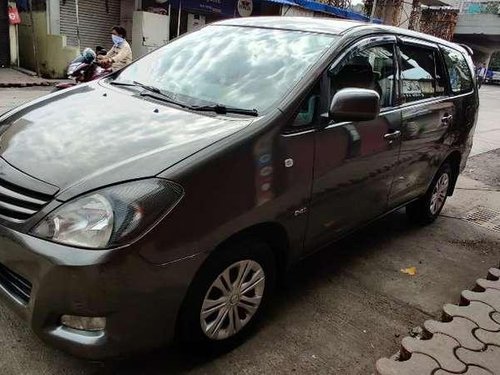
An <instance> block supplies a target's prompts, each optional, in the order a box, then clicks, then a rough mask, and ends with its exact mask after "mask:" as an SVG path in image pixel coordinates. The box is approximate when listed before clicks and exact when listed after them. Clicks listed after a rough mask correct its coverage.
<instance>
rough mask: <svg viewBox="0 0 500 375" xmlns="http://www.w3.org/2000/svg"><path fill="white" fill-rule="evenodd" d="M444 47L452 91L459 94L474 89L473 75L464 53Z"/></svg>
mask: <svg viewBox="0 0 500 375" xmlns="http://www.w3.org/2000/svg"><path fill="white" fill-rule="evenodd" d="M442 49H443V56H444V62H445V64H446V69H447V70H448V78H449V80H450V87H451V91H452V92H453V93H455V94H458V93H462V92H469V91H470V90H472V87H473V86H472V75H471V72H470V69H469V65H468V64H467V61H466V60H465V57H464V55H462V54H461V53H460V52H458V51H455V50H453V49H451V48H448V47H442Z"/></svg>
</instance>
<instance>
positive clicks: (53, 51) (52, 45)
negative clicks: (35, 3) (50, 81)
mask: <svg viewBox="0 0 500 375" xmlns="http://www.w3.org/2000/svg"><path fill="white" fill-rule="evenodd" d="M21 21H22V22H21V24H20V25H19V58H20V63H21V66H22V67H24V68H27V69H31V70H35V57H34V51H33V39H32V32H31V23H30V17H29V14H28V13H26V12H23V13H21ZM33 21H34V25H35V35H36V43H37V48H38V60H39V64H40V71H41V73H42V75H43V76H45V77H49V78H63V77H65V76H66V68H67V67H68V64H69V62H70V61H72V60H73V59H74V58H75V57H77V56H78V55H79V54H80V52H79V51H78V48H76V47H70V46H67V44H66V37H65V36H64V35H48V34H47V14H46V12H40V11H38V12H33Z"/></svg>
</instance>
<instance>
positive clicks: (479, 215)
mask: <svg viewBox="0 0 500 375" xmlns="http://www.w3.org/2000/svg"><path fill="white" fill-rule="evenodd" d="M464 219H465V220H466V221H469V222H471V223H474V224H477V225H479V226H482V227H483V228H486V229H489V230H493V231H496V232H500V212H498V211H495V210H492V209H490V208H486V207H481V206H478V207H474V208H473V209H472V210H470V211H469V212H468V213H467V214H466V215H465V217H464Z"/></svg>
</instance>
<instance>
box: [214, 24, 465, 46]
mask: <svg viewBox="0 0 500 375" xmlns="http://www.w3.org/2000/svg"><path fill="white" fill-rule="evenodd" d="M216 24H217V25H231V26H247V27H260V28H269V29H281V30H294V31H306V32H312V33H322V34H330V35H342V34H345V33H347V32H349V31H352V30H359V31H362V30H363V31H365V32H366V34H369V33H380V32H387V33H391V34H396V35H402V36H407V37H412V38H418V39H423V40H426V41H429V42H434V43H441V44H444V45H448V46H452V47H454V48H459V49H461V50H462V52H465V53H468V52H467V51H466V49H464V48H463V47H461V46H459V45H457V44H455V43H451V42H447V41H446V40H444V39H440V38H437V37H434V36H431V35H428V34H423V33H419V32H416V31H412V30H407V29H402V28H399V27H394V26H388V25H380V24H374V23H366V22H360V21H351V20H343V19H338V18H319V17H286V16H285V17H280V16H274V17H246V18H231V19H227V20H224V21H219V22H216Z"/></svg>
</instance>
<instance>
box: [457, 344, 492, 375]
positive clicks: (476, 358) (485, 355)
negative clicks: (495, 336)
mask: <svg viewBox="0 0 500 375" xmlns="http://www.w3.org/2000/svg"><path fill="white" fill-rule="evenodd" d="M456 354H457V357H458V358H460V360H461V361H462V362H464V363H467V364H468V365H476V366H479V367H482V368H485V369H488V370H489V371H491V372H492V373H493V374H500V347H498V346H493V345H489V346H488V347H487V348H486V350H485V351H484V352H473V351H470V350H468V349H464V348H458V349H457V351H456Z"/></svg>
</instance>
